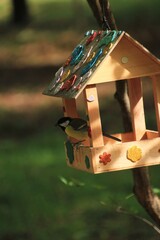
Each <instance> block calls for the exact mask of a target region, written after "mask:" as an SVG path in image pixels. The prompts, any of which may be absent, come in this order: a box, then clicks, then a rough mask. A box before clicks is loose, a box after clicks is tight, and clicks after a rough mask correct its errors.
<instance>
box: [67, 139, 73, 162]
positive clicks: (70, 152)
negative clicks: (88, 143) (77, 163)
mask: <svg viewBox="0 0 160 240" xmlns="http://www.w3.org/2000/svg"><path fill="white" fill-rule="evenodd" d="M66 149H67V157H68V159H69V162H70V164H72V163H73V162H74V151H73V146H72V144H71V143H70V141H67V142H66Z"/></svg>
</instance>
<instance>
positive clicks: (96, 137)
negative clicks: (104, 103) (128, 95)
mask: <svg viewBox="0 0 160 240" xmlns="http://www.w3.org/2000/svg"><path fill="white" fill-rule="evenodd" d="M84 97H85V102H86V113H87V116H88V119H89V126H90V129H91V146H93V147H99V146H103V145H104V142H103V135H102V126H101V117H100V112H99V102H98V95H97V88H96V85H90V86H88V87H86V89H85V95H84ZM91 97H92V98H94V100H93V101H90V98H91Z"/></svg>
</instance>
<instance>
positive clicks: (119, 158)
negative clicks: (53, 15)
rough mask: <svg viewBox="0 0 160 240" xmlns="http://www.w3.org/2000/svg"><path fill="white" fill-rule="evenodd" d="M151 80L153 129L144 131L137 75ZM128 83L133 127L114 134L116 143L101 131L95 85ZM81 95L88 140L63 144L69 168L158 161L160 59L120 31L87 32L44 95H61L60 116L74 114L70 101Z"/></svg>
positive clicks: (130, 165)
mask: <svg viewBox="0 0 160 240" xmlns="http://www.w3.org/2000/svg"><path fill="white" fill-rule="evenodd" d="M142 77H149V78H150V79H151V81H152V82H153V95H154V104H155V110H156V121H157V129H158V130H157V131H152V130H148V129H146V124H145V114H144V106H143V93H142V87H141V78H142ZM124 79H127V81H128V90H129V100H130V110H131V121H132V128H133V131H132V132H129V133H117V134H115V135H114V136H115V137H118V138H120V139H121V142H116V141H114V140H111V139H109V138H107V137H105V136H103V133H102V126H101V116H100V111H99V101H98V94H97V84H100V83H106V84H107V83H109V82H113V81H117V80H124ZM82 92H83V93H84V101H85V103H86V112H87V120H88V124H89V126H90V129H91V138H90V139H88V140H87V141H85V142H83V143H82V144H81V145H79V146H76V145H74V144H72V140H71V139H69V140H68V141H67V142H65V149H66V158H67V163H68V165H69V166H71V167H74V168H77V169H80V170H84V171H87V172H91V173H103V172H108V171H115V170H123V169H131V168H137V167H143V166H150V165H156V164H160V61H159V60H158V59H157V58H156V57H155V56H153V55H152V54H151V53H150V52H149V51H148V50H147V49H145V48H144V47H143V46H142V45H141V44H140V43H138V42H137V41H135V40H134V39H133V38H132V37H131V36H130V35H129V34H127V33H126V32H123V31H115V30H114V31H111V30H106V31H95V30H91V31H88V32H87V33H86V34H85V36H84V38H83V39H82V41H81V42H80V43H79V44H78V45H77V46H76V48H75V49H74V50H73V52H72V53H71V55H70V56H69V57H68V59H67V60H66V62H65V63H64V64H63V66H62V67H61V68H60V69H59V70H58V71H57V72H56V74H55V77H54V79H53V80H52V81H51V82H50V84H49V86H48V87H46V89H45V90H44V92H43V93H44V94H45V95H49V96H54V97H60V98H62V99H63V107H64V115H65V116H69V117H78V112H77V106H76V99H77V98H78V96H79V95H80V94H81V93H82Z"/></svg>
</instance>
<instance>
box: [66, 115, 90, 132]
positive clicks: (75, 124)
mask: <svg viewBox="0 0 160 240" xmlns="http://www.w3.org/2000/svg"><path fill="white" fill-rule="evenodd" d="M70 126H71V127H72V128H73V129H74V130H77V131H87V129H88V125H87V122H86V121H85V120H83V119H81V118H74V119H73V120H72V121H71V122H70Z"/></svg>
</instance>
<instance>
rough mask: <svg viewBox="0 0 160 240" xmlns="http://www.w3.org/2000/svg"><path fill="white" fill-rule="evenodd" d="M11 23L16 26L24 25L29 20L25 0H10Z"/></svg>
mask: <svg viewBox="0 0 160 240" xmlns="http://www.w3.org/2000/svg"><path fill="white" fill-rule="evenodd" d="M12 6H13V16H12V23H13V24H15V25H17V26H23V25H26V24H27V23H28V22H29V13H28V6H27V2H26V0H12Z"/></svg>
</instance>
